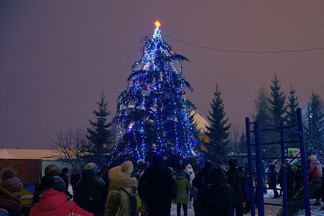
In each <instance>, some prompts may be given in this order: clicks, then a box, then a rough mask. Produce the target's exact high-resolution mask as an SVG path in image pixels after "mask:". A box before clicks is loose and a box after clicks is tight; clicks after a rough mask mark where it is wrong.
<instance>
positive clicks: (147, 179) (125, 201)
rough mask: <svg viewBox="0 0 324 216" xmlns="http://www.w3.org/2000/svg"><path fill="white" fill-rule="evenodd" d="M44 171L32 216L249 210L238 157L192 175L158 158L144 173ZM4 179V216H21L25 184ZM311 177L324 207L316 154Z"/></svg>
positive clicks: (298, 182) (293, 182)
mask: <svg viewBox="0 0 324 216" xmlns="http://www.w3.org/2000/svg"><path fill="white" fill-rule="evenodd" d="M300 168H301V167H299V166H297V167H296V168H293V167H291V166H287V168H286V172H287V175H286V178H287V191H288V193H287V194H288V199H292V197H293V196H294V194H290V193H289V191H296V190H290V189H298V188H301V187H302V176H301V169H300ZM44 172H45V175H44V176H43V177H42V178H41V181H40V185H39V186H38V187H37V188H36V190H35V193H34V197H33V202H34V205H33V207H32V208H31V209H30V211H29V215H30V216H45V215H46V216H51V215H53V216H54V215H62V216H65V215H67V216H68V215H71V216H72V215H77V216H91V215H92V216H122V215H123V216H137V215H141V216H170V214H171V206H172V204H173V203H174V204H176V208H177V216H180V215H184V216H187V214H188V208H193V210H194V213H195V215H196V216H211V215H221V216H233V215H234V212H235V215H236V216H242V215H243V214H245V213H247V212H248V211H249V200H250V199H249V193H248V183H247V179H248V174H247V172H246V171H245V170H244V168H243V167H241V166H239V164H238V160H236V159H230V160H229V161H228V164H226V166H225V165H221V166H220V165H216V164H214V163H213V162H212V161H209V160H207V161H205V163H204V166H203V167H202V169H201V170H199V171H198V172H194V170H193V168H192V166H191V165H190V164H186V165H185V164H180V165H178V166H176V167H175V168H173V167H170V166H169V167H168V166H166V164H165V161H164V159H163V157H161V156H160V155H158V154H154V155H153V156H152V157H151V162H150V165H149V166H148V167H147V168H145V169H144V170H143V171H142V172H141V173H138V172H134V165H133V163H132V162H131V161H125V162H123V163H122V164H120V165H118V166H115V167H112V168H111V169H110V170H108V171H107V172H106V173H105V174H104V175H102V176H100V175H98V167H97V165H96V164H95V163H88V164H86V165H85V166H84V167H83V170H82V172H81V174H79V173H78V172H76V171H73V172H72V173H71V172H70V170H69V169H68V168H63V169H62V170H60V168H59V167H57V166H56V165H55V164H51V165H48V166H47V167H46V168H45V171H44ZM281 176H282V173H281V171H277V169H276V166H275V165H270V168H269V178H268V180H267V181H268V182H267V183H268V185H269V188H270V189H272V190H273V191H274V197H273V198H278V197H280V195H281V194H282V191H280V192H279V193H278V191H277V185H278V184H281ZM0 177H1V182H0V216H1V215H10V216H11V215H13V216H19V215H20V212H19V209H20V207H21V205H20V198H19V191H20V190H21V189H22V188H23V184H22V183H21V181H20V180H19V178H18V177H17V176H16V172H15V170H13V169H11V168H5V169H2V171H1V176H0ZM309 179H310V180H311V182H312V183H311V184H310V185H311V186H310V187H316V188H315V189H314V190H317V192H316V193H315V195H314V198H316V202H315V205H317V204H321V201H320V198H321V194H324V193H323V192H324V191H323V187H322V188H321V185H322V186H324V184H323V182H322V181H323V179H324V178H322V167H321V165H320V164H319V162H318V160H317V159H316V157H314V156H312V157H311V160H310V163H309ZM69 185H71V186H72V190H71V188H70V190H69ZM321 190H322V191H321Z"/></svg>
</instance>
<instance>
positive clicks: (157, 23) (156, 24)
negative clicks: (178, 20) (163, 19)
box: [154, 20, 161, 28]
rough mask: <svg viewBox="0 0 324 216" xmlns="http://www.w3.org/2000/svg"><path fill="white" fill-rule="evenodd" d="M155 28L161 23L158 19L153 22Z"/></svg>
mask: <svg viewBox="0 0 324 216" xmlns="http://www.w3.org/2000/svg"><path fill="white" fill-rule="evenodd" d="M154 24H155V27H156V28H160V26H161V23H160V22H159V20H156V22H155V23H154Z"/></svg>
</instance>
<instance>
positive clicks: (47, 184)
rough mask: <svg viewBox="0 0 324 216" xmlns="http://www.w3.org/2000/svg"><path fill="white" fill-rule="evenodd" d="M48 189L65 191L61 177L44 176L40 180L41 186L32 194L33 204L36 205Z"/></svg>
mask: <svg viewBox="0 0 324 216" xmlns="http://www.w3.org/2000/svg"><path fill="white" fill-rule="evenodd" d="M50 188H53V189H55V190H57V191H61V192H65V191H66V189H65V183H64V181H63V179H62V178H61V177H59V176H50V175H45V176H43V177H42V178H41V184H40V185H39V186H38V188H37V190H36V192H35V193H34V197H33V201H34V203H38V202H39V199H40V197H41V195H42V193H43V192H44V191H46V190H48V189H50Z"/></svg>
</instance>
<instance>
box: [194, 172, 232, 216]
mask: <svg viewBox="0 0 324 216" xmlns="http://www.w3.org/2000/svg"><path fill="white" fill-rule="evenodd" d="M234 196H235V195H234V192H233V189H232V187H231V186H230V185H229V184H227V183H226V178H225V174H224V171H223V170H222V169H221V168H220V167H217V168H212V169H211V171H210V172H209V173H208V177H207V179H206V184H205V185H203V186H202V187H201V188H200V190H199V191H198V195H197V200H196V210H195V215H197V216H211V215H213V216H233V215H234V213H233V208H232V205H233V201H234Z"/></svg>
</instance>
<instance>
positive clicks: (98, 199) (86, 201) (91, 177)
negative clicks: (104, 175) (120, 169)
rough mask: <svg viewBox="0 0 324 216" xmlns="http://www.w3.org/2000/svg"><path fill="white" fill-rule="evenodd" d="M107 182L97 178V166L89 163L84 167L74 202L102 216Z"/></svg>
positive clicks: (97, 215)
mask: <svg viewBox="0 0 324 216" xmlns="http://www.w3.org/2000/svg"><path fill="white" fill-rule="evenodd" d="M104 187H105V182H104V181H103V180H102V179H101V178H99V177H98V176H97V165H96V164H95V163H88V164H86V165H85V166H84V170H83V171H82V177H81V180H80V181H79V182H78V184H77V186H76V188H75V194H74V199H73V200H74V201H75V202H76V204H77V205H78V206H80V207H81V208H83V209H85V210H87V211H89V212H92V213H94V215H95V216H102V215H103V213H104V211H105V200H104V199H103V197H102V190H103V188H104Z"/></svg>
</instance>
